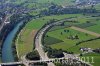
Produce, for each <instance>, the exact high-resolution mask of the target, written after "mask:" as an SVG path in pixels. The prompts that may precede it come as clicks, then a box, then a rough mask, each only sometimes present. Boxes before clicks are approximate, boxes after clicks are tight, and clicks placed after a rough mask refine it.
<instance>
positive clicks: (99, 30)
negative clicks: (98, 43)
mask: <svg viewBox="0 0 100 66" xmlns="http://www.w3.org/2000/svg"><path fill="white" fill-rule="evenodd" d="M98 28H100V20H99V21H97V22H96V25H94V26H91V27H87V28H86V29H88V30H91V31H94V32H96V33H100V29H98Z"/></svg>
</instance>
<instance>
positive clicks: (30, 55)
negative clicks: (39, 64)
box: [26, 50, 40, 60]
mask: <svg viewBox="0 0 100 66" xmlns="http://www.w3.org/2000/svg"><path fill="white" fill-rule="evenodd" d="M26 58H27V59H29V60H40V56H39V53H38V52H37V51H36V50H33V51H32V52H30V53H28V54H27V55H26Z"/></svg>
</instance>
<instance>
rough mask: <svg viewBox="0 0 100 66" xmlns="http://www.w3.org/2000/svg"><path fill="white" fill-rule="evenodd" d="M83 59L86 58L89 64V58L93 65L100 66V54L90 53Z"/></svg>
mask: <svg viewBox="0 0 100 66" xmlns="http://www.w3.org/2000/svg"><path fill="white" fill-rule="evenodd" d="M81 57H84V58H85V61H86V62H88V60H87V58H89V63H91V64H92V65H93V66H98V64H99V62H100V54H97V53H88V54H85V55H83V56H81Z"/></svg>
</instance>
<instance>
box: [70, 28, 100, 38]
mask: <svg viewBox="0 0 100 66" xmlns="http://www.w3.org/2000/svg"><path fill="white" fill-rule="evenodd" d="M70 28H71V29H74V30H77V31H80V32H84V33H87V34H90V35H93V36H96V37H100V34H98V33H95V32H92V31H89V30H85V29H82V28H79V27H75V26H72V27H70Z"/></svg>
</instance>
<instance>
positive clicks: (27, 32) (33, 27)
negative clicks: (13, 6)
mask: <svg viewBox="0 0 100 66" xmlns="http://www.w3.org/2000/svg"><path fill="white" fill-rule="evenodd" d="M72 16H73V17H76V16H80V14H76V15H75V14H72V15H71V14H70V15H59V16H58V15H53V16H46V17H42V18H38V19H35V20H34V19H33V20H32V21H30V22H28V24H27V25H26V26H25V27H24V28H23V29H22V31H21V32H20V33H19V35H18V37H17V40H16V44H17V51H18V56H19V58H21V57H22V56H23V55H25V54H27V53H28V52H31V51H32V50H33V48H34V44H33V38H34V35H35V33H36V32H37V30H39V29H40V28H41V27H42V26H43V25H44V24H45V23H47V22H48V21H49V20H51V19H57V20H60V19H64V18H69V17H72ZM26 48H27V49H26Z"/></svg>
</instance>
